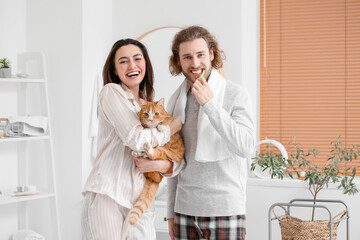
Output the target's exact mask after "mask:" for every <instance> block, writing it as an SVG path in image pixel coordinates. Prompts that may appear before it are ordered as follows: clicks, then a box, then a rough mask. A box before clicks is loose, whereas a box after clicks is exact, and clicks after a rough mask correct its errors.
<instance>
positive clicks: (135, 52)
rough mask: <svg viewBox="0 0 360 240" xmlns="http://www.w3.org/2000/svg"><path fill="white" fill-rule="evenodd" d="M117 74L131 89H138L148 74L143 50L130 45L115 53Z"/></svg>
mask: <svg viewBox="0 0 360 240" xmlns="http://www.w3.org/2000/svg"><path fill="white" fill-rule="evenodd" d="M114 61H115V74H116V75H117V76H118V77H119V78H120V80H121V82H122V83H123V84H125V85H126V86H127V87H128V88H129V89H136V88H137V89H138V88H139V85H140V83H141V82H142V80H143V79H144V76H145V73H146V62H145V58H144V56H143V54H142V51H141V49H140V48H139V47H138V46H135V45H132V44H129V45H125V46H122V47H121V48H119V49H118V50H117V51H116V53H115V60H114Z"/></svg>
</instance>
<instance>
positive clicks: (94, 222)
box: [81, 192, 156, 240]
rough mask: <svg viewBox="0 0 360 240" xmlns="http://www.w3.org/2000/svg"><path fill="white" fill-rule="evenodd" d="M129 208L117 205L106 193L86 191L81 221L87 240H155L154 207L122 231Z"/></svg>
mask: <svg viewBox="0 0 360 240" xmlns="http://www.w3.org/2000/svg"><path fill="white" fill-rule="evenodd" d="M129 211H130V210H129V209H128V208H125V207H122V206H119V204H117V203H116V202H115V201H114V200H113V199H111V198H109V197H108V196H106V195H102V194H96V193H92V192H88V193H86V195H85V200H84V205H83V210H82V221H81V225H82V228H83V233H84V237H85V239H87V240H99V239H104V240H105V239H106V240H126V239H129V240H130V239H131V240H155V239H156V232H155V228H154V208H151V209H150V210H149V211H146V212H145V213H144V214H143V216H142V217H141V219H139V221H138V222H137V224H136V225H135V226H132V227H130V228H128V231H127V233H124V232H122V229H123V227H124V226H123V225H125V224H128V223H127V222H124V220H125V219H126V216H127V215H128V214H129Z"/></svg>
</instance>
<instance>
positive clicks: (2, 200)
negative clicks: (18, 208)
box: [0, 193, 55, 206]
mask: <svg viewBox="0 0 360 240" xmlns="http://www.w3.org/2000/svg"><path fill="white" fill-rule="evenodd" d="M50 197H55V194H54V193H39V194H36V195H29V196H17V197H12V196H10V195H6V194H4V195H0V206H1V205H6V204H12V203H19V202H27V201H32V200H37V199H44V198H50Z"/></svg>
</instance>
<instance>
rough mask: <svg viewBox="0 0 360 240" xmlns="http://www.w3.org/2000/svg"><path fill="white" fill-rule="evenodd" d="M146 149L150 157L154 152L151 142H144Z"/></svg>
mask: <svg viewBox="0 0 360 240" xmlns="http://www.w3.org/2000/svg"><path fill="white" fill-rule="evenodd" d="M144 150H145V152H146V154H147V155H148V157H149V158H151V156H152V155H153V154H154V149H153V147H152V146H151V145H150V144H149V143H145V144H144Z"/></svg>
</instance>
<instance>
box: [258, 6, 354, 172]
mask: <svg viewBox="0 0 360 240" xmlns="http://www.w3.org/2000/svg"><path fill="white" fill-rule="evenodd" d="M260 9H261V12H260V16H261V19H260V20H261V21H260V32H261V33H260V139H265V138H270V139H275V140H278V141H280V142H281V143H282V144H283V145H284V146H285V147H286V148H287V149H288V148H289V147H290V145H289V142H291V141H293V140H294V137H296V142H298V143H300V144H301V146H302V147H303V148H304V149H308V148H310V147H314V148H317V149H318V150H319V151H320V152H321V154H320V155H319V157H318V158H317V159H316V160H315V162H316V163H317V164H319V165H324V164H325V163H326V160H327V155H328V154H329V153H330V149H329V148H330V143H331V141H335V140H336V138H337V136H339V135H341V138H340V140H341V141H342V142H343V143H345V145H346V146H347V147H349V146H351V145H352V144H360V1H359V0H347V1H345V0H315V1H314V0H301V1H299V0H261V8H260ZM351 166H356V167H358V170H359V171H357V175H359V174H360V160H357V161H354V162H353V163H352V164H351Z"/></svg>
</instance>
